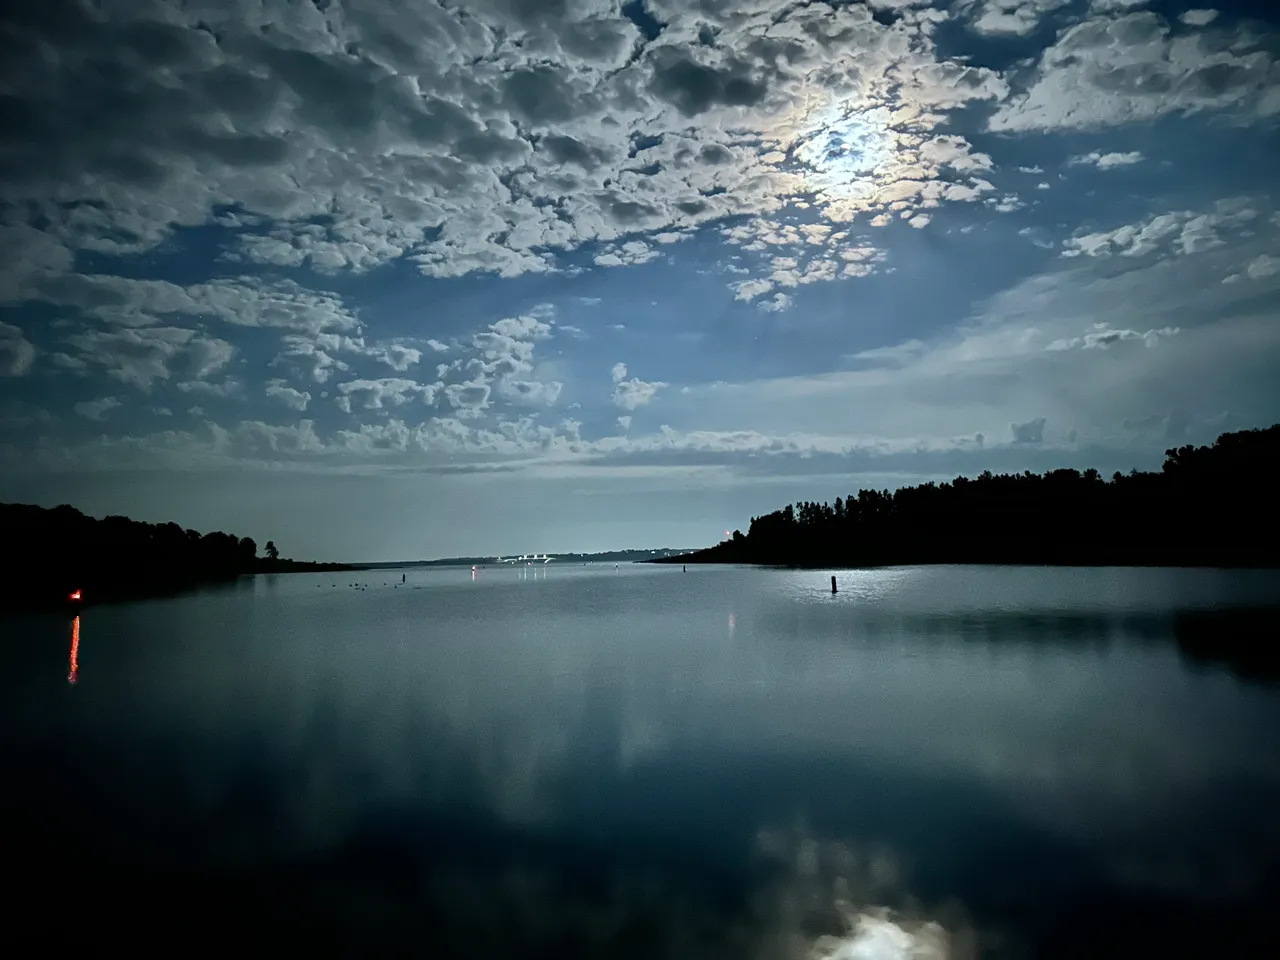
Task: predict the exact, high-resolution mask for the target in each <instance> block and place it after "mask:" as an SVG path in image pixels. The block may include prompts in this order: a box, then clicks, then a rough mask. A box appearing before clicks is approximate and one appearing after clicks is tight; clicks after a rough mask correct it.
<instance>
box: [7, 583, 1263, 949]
mask: <svg viewBox="0 0 1280 960" xmlns="http://www.w3.org/2000/svg"><path fill="white" fill-rule="evenodd" d="M405 572H406V574H407V582H406V583H405V584H403V585H400V584H399V583H398V581H399V579H400V574H401V571H399V570H396V571H385V572H384V571H375V572H371V573H356V574H353V573H342V574H322V575H310V574H296V575H288V576H279V577H259V578H256V579H250V580H244V581H242V582H240V583H239V584H237V585H235V586H232V587H228V588H225V589H222V590H217V591H210V592H206V593H200V594H195V595H189V596H184V597H178V598H172V599H165V600H156V601H151V602H145V603H133V604H122V605H118V606H104V607H91V608H89V609H87V610H85V611H84V612H83V613H82V615H81V616H80V618H79V620H78V622H75V623H73V621H72V620H71V619H70V618H68V617H52V616H25V617H9V618H6V619H3V620H0V636H2V637H3V642H2V646H0V657H3V660H2V661H0V676H2V677H3V679H2V680H0V683H2V684H3V689H2V691H0V692H2V693H3V708H2V709H3V711H4V714H5V716H4V718H3V719H4V725H3V732H2V733H0V737H2V738H3V739H2V740H0V750H2V751H3V755H2V757H0V759H3V762H4V769H5V770H6V772H7V774H8V775H7V777H6V785H5V787H4V788H3V792H4V804H5V807H6V809H5V811H4V813H5V816H4V823H5V831H6V834H7V836H6V848H7V850H9V851H11V852H12V853H11V856H10V857H9V862H10V864H11V870H12V871H13V873H14V875H16V876H19V877H21V878H22V881H21V883H20V884H19V885H18V886H19V889H20V891H21V892H20V893H19V894H17V895H16V896H17V899H16V901H13V902H15V903H16V905H17V907H18V909H17V910H15V911H13V915H14V916H16V917H17V918H18V923H19V925H21V924H22V923H30V924H31V925H32V926H33V928H34V930H36V931H38V932H39V935H40V936H43V937H44V938H45V939H46V940H59V939H61V940H68V939H71V940H84V941H95V942H97V943H99V944H102V945H105V944H109V943H113V942H122V941H123V942H128V943H132V944H135V945H138V946H146V947H148V948H153V947H154V948H164V949H172V948H175V947H181V946H182V944H183V943H198V944H209V943H214V942H224V943H226V944H227V945H230V946H240V947H245V948H249V947H255V946H258V945H264V944H274V945H277V946H280V947H284V948H289V947H301V946H308V945H309V946H312V947H319V948H321V949H322V950H325V951H335V950H336V951H349V952H362V953H367V952H370V951H372V952H377V953H388V952H393V953H400V952H404V953H415V954H422V955H442V954H448V953H453V954H459V955H472V956H486V955H488V956H517V955H518V956H540V955H545V956H557V957H574V956H610V957H627V956H636V957H666V956H681V957H686V956H687V957H693V956H706V957H717V956H724V957H735V958H752V957H807V956H815V957H817V956H830V957H836V956H841V957H863V956H866V957H895V956H912V955H916V956H952V957H960V956H971V955H981V956H1032V955H1035V956H1045V955H1057V956H1086V955H1088V956H1096V955H1102V954H1109V955H1117V956H1157V955H1159V956H1169V955H1195V954H1197V953H1199V954H1200V955H1204V954H1205V953H1206V952H1207V954H1209V955H1216V954H1219V953H1221V952H1222V950H1224V949H1262V950H1266V949H1271V948H1273V947H1275V946H1278V945H1280V939H1278V938H1277V935H1276V933H1275V932H1273V930H1272V929H1271V926H1270V923H1269V917H1270V913H1271V910H1272V908H1273V907H1274V905H1275V904H1277V903H1280V896H1278V895H1280V821H1278V820H1277V817H1276V810H1277V809H1280V807H1278V806H1277V804H1278V803H1280V750H1278V749H1277V746H1276V732H1277V731H1280V687H1277V686H1276V685H1274V683H1273V676H1272V674H1271V673H1270V672H1269V671H1268V670H1267V669H1266V662H1265V658H1264V660H1263V666H1262V667H1261V668H1260V667H1259V664H1258V662H1257V659H1258V658H1257V657H1252V658H1249V659H1247V660H1241V659H1240V658H1239V657H1237V656H1235V655H1234V653H1233V654H1232V655H1231V656H1226V657H1221V658H1219V659H1216V660H1214V659H1207V658H1206V656H1205V642H1204V636H1205V634H1206V630H1207V632H1208V635H1209V636H1210V638H1211V639H1213V640H1214V643H1215V644H1216V637H1217V636H1218V633H1215V632H1214V631H1215V630H1218V631H1219V632H1222V631H1226V632H1230V631H1231V630H1236V629H1237V628H1236V627H1223V628H1218V627H1215V626H1214V625H1213V624H1214V623H1215V622H1216V621H1214V620H1212V619H1209V620H1202V621H1196V620H1195V617H1196V616H1197V615H1198V614H1203V613H1205V612H1215V614H1216V613H1217V612H1222V611H1232V610H1251V611H1256V610H1257V609H1258V608H1259V607H1263V606H1267V605H1269V604H1273V603H1274V602H1275V598H1277V597H1280V589H1278V588H1280V578H1278V577H1277V575H1276V574H1275V573H1256V572H1248V571H1244V572H1241V571H1234V572H1223V571H1210V570H1144V569H1048V568H975V567H932V568H896V569H887V570H875V571H866V572H851V571H846V572H841V573H840V574H839V576H840V583H841V589H840V592H839V593H838V594H837V595H835V596H832V595H831V593H830V587H829V575H830V574H829V572H827V573H824V572H821V571H803V572H791V571H777V570H756V569H734V568H691V569H690V572H689V573H682V572H681V570H680V568H679V567H667V566H660V567H652V566H623V567H621V568H618V569H614V568H613V567H612V565H603V566H599V567H596V566H592V567H557V566H556V565H555V564H550V565H548V566H546V567H538V568H532V567H530V568H496V569H481V570H478V571H475V572H474V573H473V572H472V571H470V570H466V569H409V570H407V571H405ZM352 584H356V585H357V586H352ZM1189 616H1190V618H1191V619H1188V617H1189ZM1251 616H1252V614H1251ZM1195 622H1199V623H1201V627H1200V628H1199V629H1198V633H1197V634H1196V636H1194V637H1192V636H1191V635H1190V634H1189V633H1188V630H1189V628H1188V627H1187V624H1188V623H1195ZM1205 623H1207V624H1209V626H1208V627H1205V626H1204V625H1203V624H1205ZM1222 635H1223V636H1224V637H1225V639H1226V640H1230V637H1226V633H1223V634H1222ZM73 642H74V653H73ZM1228 646H1229V644H1228ZM1215 649H1218V647H1215ZM1223 649H1225V647H1223ZM1232 649H1233V650H1234V649H1235V648H1232ZM1255 652H1256V651H1255ZM73 659H74V663H73ZM70 680H74V682H69V681H70ZM13 896H14V895H12V894H11V898H12V897H13ZM175 936H179V937H181V938H186V939H184V940H183V941H182V943H179V942H176V941H175V940H174V937H175ZM912 950H914V951H915V953H914V954H912V953H911V951H912Z"/></svg>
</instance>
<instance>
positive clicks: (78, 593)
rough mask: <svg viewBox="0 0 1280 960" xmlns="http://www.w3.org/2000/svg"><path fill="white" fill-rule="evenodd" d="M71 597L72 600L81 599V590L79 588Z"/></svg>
mask: <svg viewBox="0 0 1280 960" xmlns="http://www.w3.org/2000/svg"><path fill="white" fill-rule="evenodd" d="M71 599H72V600H79V599H80V591H79V590H77V591H75V592H74V593H73V594H71Z"/></svg>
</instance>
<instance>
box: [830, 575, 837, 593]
mask: <svg viewBox="0 0 1280 960" xmlns="http://www.w3.org/2000/svg"><path fill="white" fill-rule="evenodd" d="M831 592H832V593H835V592H836V575H835V574H834V573H833V574H832V575H831Z"/></svg>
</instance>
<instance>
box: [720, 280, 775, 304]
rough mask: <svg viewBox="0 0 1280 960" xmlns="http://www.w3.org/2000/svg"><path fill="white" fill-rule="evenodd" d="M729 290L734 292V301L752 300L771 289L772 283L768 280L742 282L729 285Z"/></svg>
mask: <svg viewBox="0 0 1280 960" xmlns="http://www.w3.org/2000/svg"><path fill="white" fill-rule="evenodd" d="M729 287H730V289H732V290H733V292H734V297H733V298H734V299H735V300H747V301H751V300H754V299H755V298H756V297H759V296H761V295H763V294H766V293H768V292H769V291H770V290H772V289H773V282H772V281H770V280H742V281H739V282H738V283H731V284H730V285H729Z"/></svg>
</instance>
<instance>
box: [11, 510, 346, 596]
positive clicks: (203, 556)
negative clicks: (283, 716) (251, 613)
mask: <svg viewBox="0 0 1280 960" xmlns="http://www.w3.org/2000/svg"><path fill="white" fill-rule="evenodd" d="M0 544H2V545H3V547H4V550H5V551H6V553H8V554H9V555H10V557H11V558H13V559H14V561H16V562H11V563H10V564H8V565H7V568H6V571H5V576H4V577H0V607H12V606H19V605H21V606H26V605H39V604H45V603H55V602H61V601H64V600H66V598H67V596H68V595H69V594H70V593H71V591H74V590H81V591H82V592H83V595H84V596H85V597H86V598H88V599H89V600H98V599H110V598H113V597H131V596H151V595H155V594H158V593H165V592H170V591H173V590H177V589H182V588H185V587H189V586H192V585H194V584H196V583H201V582H207V581H216V580H227V579H230V578H233V577H237V576H239V575H240V574H244V573H253V572H255V571H257V570H261V569H263V568H264V564H265V563H267V562H268V561H263V560H259V559H258V556H257V554H258V546H257V543H256V542H255V541H254V540H253V539H252V538H251V537H236V536H233V535H232V534H229V533H224V532H222V531H219V530H215V531H213V532H210V533H205V534H201V533H200V532H198V531H196V530H184V529H183V528H182V527H180V526H178V524H176V523H141V522H139V521H136V520H130V519H128V518H127V517H119V516H111V517H104V518H103V519H101V520H95V519H94V518H93V517H87V516H85V515H84V514H82V513H81V512H80V511H79V510H76V509H75V508H74V507H69V506H66V505H63V506H59V507H54V508H53V509H51V510H48V509H44V508H43V507H36V506H31V505H28V504H0ZM267 555H268V556H269V557H270V558H271V560H270V561H269V562H270V563H271V564H272V567H271V569H275V570H278V569H282V568H284V569H290V570H295V569H308V568H310V569H322V568H324V566H325V565H312V564H299V563H295V562H294V561H289V560H280V559H279V553H278V552H277V550H276V548H275V544H274V543H268V544H267ZM329 566H330V567H332V566H340V565H329Z"/></svg>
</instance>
